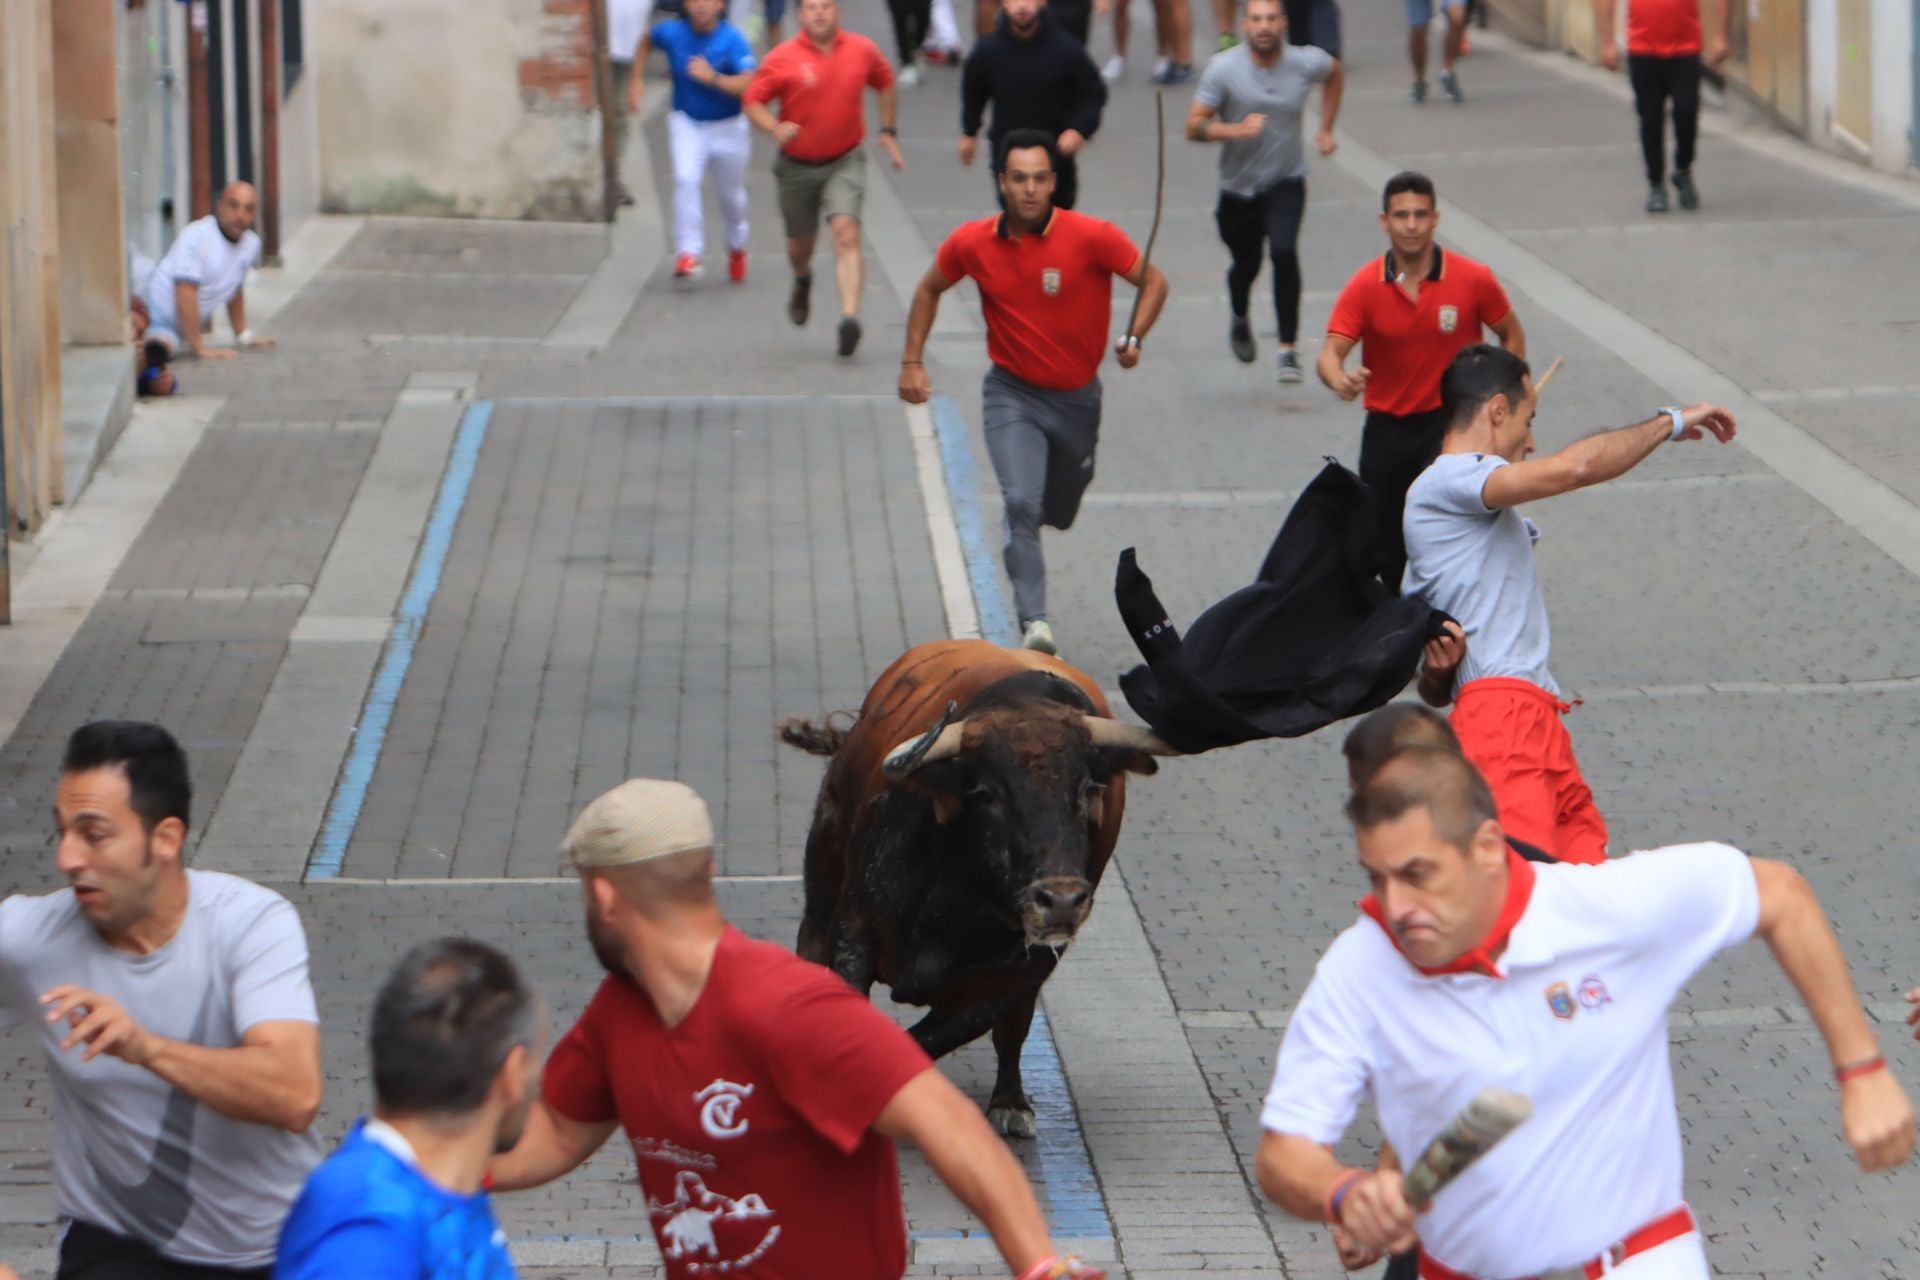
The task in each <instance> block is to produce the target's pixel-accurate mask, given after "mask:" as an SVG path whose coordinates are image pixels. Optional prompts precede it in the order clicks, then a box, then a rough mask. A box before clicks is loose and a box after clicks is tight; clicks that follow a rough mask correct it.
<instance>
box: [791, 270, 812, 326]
mask: <svg viewBox="0 0 1920 1280" xmlns="http://www.w3.org/2000/svg"><path fill="white" fill-rule="evenodd" d="M812 312H813V277H812V276H795V277H794V278H793V292H792V293H790V294H788V295H787V319H789V320H791V321H793V322H794V323H795V324H805V323H806V322H807V316H808V315H810V314H812Z"/></svg>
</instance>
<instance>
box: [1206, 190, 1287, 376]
mask: <svg viewBox="0 0 1920 1280" xmlns="http://www.w3.org/2000/svg"><path fill="white" fill-rule="evenodd" d="M1306 211H1307V180H1306V179H1305V178H1282V179H1281V180H1280V181H1279V182H1277V183H1275V184H1274V185H1273V186H1271V187H1268V188H1267V189H1266V190H1265V191H1262V192H1260V193H1259V194H1258V195H1254V196H1236V195H1231V194H1229V193H1227V192H1225V191H1222V192H1221V193H1220V203H1219V204H1218V205H1216V206H1215V207H1214V210H1213V220H1214V223H1215V224H1216V225H1218V226H1219V228H1220V239H1221V240H1222V241H1224V242H1225V244H1226V246H1227V252H1228V254H1230V255H1231V256H1232V258H1233V265H1232V266H1230V267H1228V268H1227V297H1228V299H1229V300H1230V301H1231V302H1232V304H1233V314H1234V315H1236V316H1241V317H1244V316H1245V315H1246V314H1247V307H1248V306H1249V305H1250V304H1251V303H1252V301H1253V282H1254V279H1255V278H1256V277H1257V276H1259V274H1260V251H1261V248H1262V246H1263V245H1264V247H1265V249H1266V253H1267V256H1268V257H1270V258H1272V259H1273V313H1274V315H1275V316H1276V317H1277V318H1278V319H1279V321H1280V341H1281V342H1284V343H1291V342H1293V341H1294V339H1296V338H1298V337H1299V336H1300V248H1299V246H1300V220H1301V218H1302V217H1303V216H1304V215H1305V214H1306Z"/></svg>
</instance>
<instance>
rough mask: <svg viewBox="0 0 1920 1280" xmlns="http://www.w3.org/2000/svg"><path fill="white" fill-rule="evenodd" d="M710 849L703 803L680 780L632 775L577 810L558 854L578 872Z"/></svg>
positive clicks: (710, 825)
mask: <svg viewBox="0 0 1920 1280" xmlns="http://www.w3.org/2000/svg"><path fill="white" fill-rule="evenodd" d="M711 848H713V820H712V819H711V818H710V817H708V816H707V802H706V801H704V800H702V799H701V798H700V793H699V792H697V791H695V790H694V789H693V788H692V787H690V786H688V785H687V784H686V783H684V782H672V781H668V780H665V779H661V778H632V779H629V780H628V781H626V782H623V783H621V784H620V785H619V786H617V787H615V788H614V789H613V790H611V791H609V792H607V793H606V794H605V795H603V796H600V797H599V798H598V799H596V800H595V801H594V802H593V803H592V804H589V805H588V806H587V807H586V808H585V809H583V810H581V813H580V816H579V817H578V818H575V819H574V821H573V825H572V826H571V827H568V828H567V839H566V843H564V844H563V845H561V846H560V852H561V853H562V854H563V855H565V856H566V857H567V859H568V860H569V861H571V862H572V863H573V865H574V867H575V868H576V869H578V870H583V871H590V870H593V869H594V868H596V867H625V866H631V865H633V864H634V863H636V862H649V861H651V860H653V859H654V858H665V857H669V856H671V855H673V854H676V853H687V852H689V851H691V850H694V849H711Z"/></svg>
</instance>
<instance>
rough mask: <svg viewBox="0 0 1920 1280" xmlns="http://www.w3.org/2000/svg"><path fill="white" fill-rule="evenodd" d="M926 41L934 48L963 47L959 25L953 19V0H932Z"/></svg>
mask: <svg viewBox="0 0 1920 1280" xmlns="http://www.w3.org/2000/svg"><path fill="white" fill-rule="evenodd" d="M927 30H928V32H929V35H928V39H927V43H928V44H930V45H932V46H933V47H934V48H936V49H963V48H965V47H966V46H965V45H963V44H962V43H961V42H960V27H959V25H958V24H957V23H955V22H954V20H953V0H933V13H932V15H931V19H930V21H929V22H928V24H927Z"/></svg>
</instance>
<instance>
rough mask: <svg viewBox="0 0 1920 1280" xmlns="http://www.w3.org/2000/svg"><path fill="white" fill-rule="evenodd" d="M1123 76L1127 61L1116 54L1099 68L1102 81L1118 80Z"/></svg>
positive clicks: (1125, 72) (1125, 71)
mask: <svg viewBox="0 0 1920 1280" xmlns="http://www.w3.org/2000/svg"><path fill="white" fill-rule="evenodd" d="M1125 74H1127V60H1126V59H1125V58H1123V57H1121V56H1120V55H1119V54H1117V53H1116V54H1114V55H1113V56H1112V57H1111V58H1108V59H1107V65H1106V66H1104V67H1102V68H1100V78H1101V79H1102V80H1118V79H1119V78H1120V77H1121V76H1124V75H1125Z"/></svg>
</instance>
